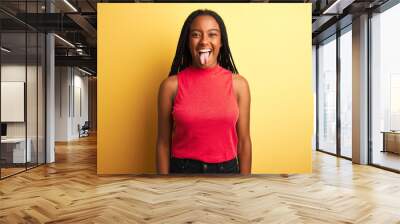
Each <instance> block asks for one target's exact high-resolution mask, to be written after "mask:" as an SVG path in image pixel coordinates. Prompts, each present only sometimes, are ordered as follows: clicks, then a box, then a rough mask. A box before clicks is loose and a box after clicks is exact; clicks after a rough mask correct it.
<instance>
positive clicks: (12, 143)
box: [1, 138, 32, 163]
mask: <svg viewBox="0 0 400 224" xmlns="http://www.w3.org/2000/svg"><path fill="white" fill-rule="evenodd" d="M26 141H27V142H28V144H27V146H28V147H26V154H25V138H6V139H1V157H2V159H5V160H6V163H25V162H30V161H31V159H32V154H31V145H32V140H31V139H30V138H28V139H27V140H26ZM11 158H12V159H11ZM25 159H27V161H25Z"/></svg>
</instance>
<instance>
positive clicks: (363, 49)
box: [352, 14, 368, 164]
mask: <svg viewBox="0 0 400 224" xmlns="http://www.w3.org/2000/svg"><path fill="white" fill-rule="evenodd" d="M352 27H353V35H352V36H353V40H352V43H353V59H352V60H353V80H352V81H353V105H352V106H353V124H352V125H353V130H352V134H353V136H352V139H353V140H352V145H353V154H352V157H353V162H354V163H358V164H367V163H368V15H366V14H364V15H361V16H360V17H358V18H355V19H353V25H352Z"/></svg>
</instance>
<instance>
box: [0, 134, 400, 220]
mask: <svg viewBox="0 0 400 224" xmlns="http://www.w3.org/2000/svg"><path fill="white" fill-rule="evenodd" d="M399 189H400V175H399V174H397V173H393V172H389V171H385V170H382V169H378V168H375V167H371V166H362V165H356V164H352V163H351V161H348V160H345V159H340V158H337V157H334V156H331V155H327V154H325V153H320V152H314V154H313V173H311V174H293V175H289V176H288V177H286V176H280V175H254V176H225V177H210V176H208V177H207V176H186V177H177V176H155V175H149V176H130V175H116V176H98V175H97V174H96V139H95V138H93V137H92V138H91V137H89V138H83V139H81V140H79V141H76V142H70V143H68V144H64V145H62V144H57V146H56V163H54V164H48V165H45V166H41V167H38V168H35V169H32V170H29V171H27V172H24V173H21V174H19V175H15V176H13V177H10V178H7V179H5V180H2V181H0V223H385V224H386V223H399V220H400V213H399V211H400V200H395V199H396V198H400V190H399Z"/></svg>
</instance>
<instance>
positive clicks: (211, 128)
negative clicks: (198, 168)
mask: <svg viewBox="0 0 400 224" xmlns="http://www.w3.org/2000/svg"><path fill="white" fill-rule="evenodd" d="M177 75H178V90H177V93H176V96H175V100H174V106H173V110H172V117H173V119H174V126H175V127H174V130H173V134H172V149H171V151H172V156H173V157H176V158H184V159H195V160H200V161H203V162H207V163H219V162H224V161H228V160H231V159H233V158H235V157H236V155H237V142H238V137H237V134H236V123H237V120H238V118H239V108H238V105H237V102H236V97H235V94H234V91H233V87H232V79H233V74H232V72H231V71H229V70H227V69H224V68H222V67H221V66H219V65H217V66H215V67H212V68H206V69H202V68H196V67H193V66H190V67H187V68H185V69H184V70H182V71H181V72H179V73H178V74H177Z"/></svg>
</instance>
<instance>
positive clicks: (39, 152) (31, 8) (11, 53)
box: [0, 1, 46, 179]
mask: <svg viewBox="0 0 400 224" xmlns="http://www.w3.org/2000/svg"><path fill="white" fill-rule="evenodd" d="M39 4H40V1H30V2H27V1H20V2H18V7H19V8H20V9H21V10H22V11H24V12H30V13H35V12H39V10H43V9H39ZM40 5H42V4H40ZM0 6H1V4H0ZM35 10H36V11H35ZM0 19H1V21H6V20H7V23H5V22H4V23H3V22H1V23H0V26H1V27H0V45H1V56H0V66H1V73H0V81H1V86H0V90H1V91H0V92H1V100H0V101H1V105H0V111H1V114H0V119H1V144H0V178H1V179H3V178H5V177H7V176H10V175H13V174H16V173H19V172H22V171H25V170H27V169H30V168H33V167H36V166H38V165H40V164H43V163H45V69H44V68H45V58H46V56H45V41H46V40H45V34H44V33H42V32H40V31H38V30H36V29H35V28H33V27H31V26H29V25H28V24H25V23H23V22H21V21H18V20H16V18H14V17H13V15H9V14H7V13H4V12H3V11H0Z"/></svg>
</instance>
